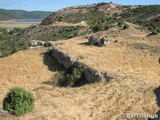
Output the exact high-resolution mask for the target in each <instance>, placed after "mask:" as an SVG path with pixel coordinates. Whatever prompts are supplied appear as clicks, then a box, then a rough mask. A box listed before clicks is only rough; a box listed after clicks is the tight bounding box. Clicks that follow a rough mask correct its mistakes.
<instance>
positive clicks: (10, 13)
mask: <svg viewBox="0 0 160 120" xmlns="http://www.w3.org/2000/svg"><path fill="white" fill-rule="evenodd" d="M50 13H51V12H47V11H24V10H5V9H0V20H11V19H44V18H45V17H47V16H48V15H49V14H50Z"/></svg>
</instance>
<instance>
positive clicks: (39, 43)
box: [28, 40, 53, 47]
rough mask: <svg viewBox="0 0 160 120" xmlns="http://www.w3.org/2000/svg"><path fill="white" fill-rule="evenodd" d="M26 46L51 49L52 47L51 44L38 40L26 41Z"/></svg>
mask: <svg viewBox="0 0 160 120" xmlns="http://www.w3.org/2000/svg"><path fill="white" fill-rule="evenodd" d="M28 45H29V46H31V47H37V46H44V47H51V46H53V44H52V43H51V42H43V41H40V40H30V41H28Z"/></svg>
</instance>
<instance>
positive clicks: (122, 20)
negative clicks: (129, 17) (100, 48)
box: [118, 19, 126, 26]
mask: <svg viewBox="0 0 160 120" xmlns="http://www.w3.org/2000/svg"><path fill="white" fill-rule="evenodd" d="M125 24H126V23H125V21H124V19H120V21H119V23H118V25H120V26H122V25H125Z"/></svg>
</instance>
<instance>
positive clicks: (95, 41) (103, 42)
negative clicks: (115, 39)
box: [88, 35, 110, 46]
mask: <svg viewBox="0 0 160 120" xmlns="http://www.w3.org/2000/svg"><path fill="white" fill-rule="evenodd" d="M88 42H89V44H90V45H97V46H106V45H108V44H109V43H110V42H109V40H108V38H107V37H105V38H101V39H99V38H98V37H97V36H96V35H92V36H90V37H89V39H88Z"/></svg>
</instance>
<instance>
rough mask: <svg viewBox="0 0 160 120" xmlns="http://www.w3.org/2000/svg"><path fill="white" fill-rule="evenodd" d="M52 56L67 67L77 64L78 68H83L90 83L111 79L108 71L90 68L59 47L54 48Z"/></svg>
mask: <svg viewBox="0 0 160 120" xmlns="http://www.w3.org/2000/svg"><path fill="white" fill-rule="evenodd" d="M52 56H53V57H54V58H55V59H56V60H57V62H58V63H59V64H62V65H63V66H64V67H65V68H70V67H72V66H75V67H77V68H80V69H83V71H84V75H85V78H86V80H87V81H88V82H89V83H94V82H96V81H104V82H106V81H109V80H110V79H111V78H110V77H109V76H108V75H107V73H106V72H101V71H98V70H95V69H93V68H90V67H88V66H87V65H85V64H84V63H81V62H79V61H77V60H76V59H74V58H73V57H71V56H69V55H68V54H67V53H66V52H64V51H62V50H60V49H58V48H53V49H52Z"/></svg>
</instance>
